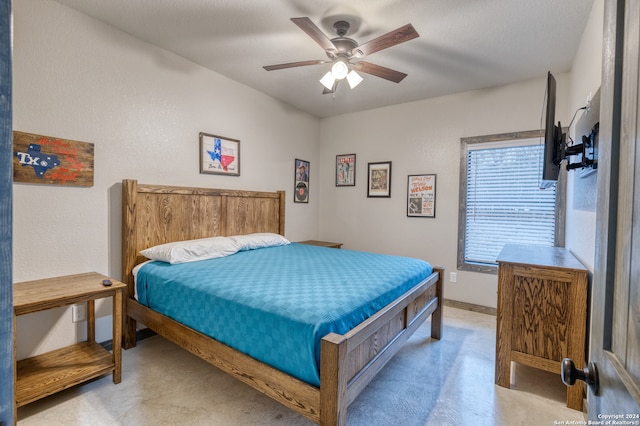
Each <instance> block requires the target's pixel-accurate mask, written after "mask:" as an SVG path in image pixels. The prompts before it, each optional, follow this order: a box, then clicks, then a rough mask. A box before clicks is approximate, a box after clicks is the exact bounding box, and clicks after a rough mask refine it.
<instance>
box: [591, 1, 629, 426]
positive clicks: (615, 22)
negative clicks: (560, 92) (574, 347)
mask: <svg viewBox="0 0 640 426" xmlns="http://www.w3.org/2000/svg"><path fill="white" fill-rule="evenodd" d="M639 27H640V1H638V0H606V1H605V26H604V45H603V59H604V60H603V74H602V87H601V96H602V98H601V102H602V104H601V113H600V140H599V145H600V149H599V162H598V210H597V227H596V242H597V243H596V256H595V268H594V269H595V272H594V277H593V287H592V298H591V299H592V311H591V332H590V333H591V334H590V345H589V358H590V361H592V362H594V363H595V365H596V367H597V369H598V373H599V382H600V386H599V391H598V392H595V391H594V389H593V387H591V386H590V387H589V392H588V397H587V398H588V413H589V420H592V421H594V422H596V421H597V422H603V423H602V424H606V423H604V422H606V421H609V420H612V421H613V420H615V421H624V422H630V423H618V424H639V423H640V417H639V416H640V146H638V145H639V142H640V137H639V130H640V129H639V123H640V114H639V112H640V111H639V109H638V100H639V96H638V91H639V88H640V85H639V80H640V78H639V77H640V74H639V72H638V61H639V54H638V51H639V41H640V32H639ZM598 424H600V423H598Z"/></svg>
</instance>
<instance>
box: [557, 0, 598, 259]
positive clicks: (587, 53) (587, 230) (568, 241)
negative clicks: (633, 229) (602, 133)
mask: <svg viewBox="0 0 640 426" xmlns="http://www.w3.org/2000/svg"><path fill="white" fill-rule="evenodd" d="M603 26H604V0H595V1H594V3H593V8H592V10H591V15H590V17H589V21H588V22H587V26H586V28H585V30H584V34H583V36H582V40H581V43H580V47H579V49H578V53H577V54H576V57H575V59H574V61H573V66H572V70H571V76H570V79H569V86H570V89H569V110H568V114H571V115H573V113H574V112H575V111H576V110H577V109H578V108H580V107H582V106H585V104H586V100H587V97H589V95H590V94H591V95H593V94H595V93H596V92H597V90H598V89H599V88H600V83H601V80H602V40H603V36H604V33H603V31H604V27H603ZM581 115H582V113H579V114H578V118H576V122H577V123H579V119H580V117H581ZM571 134H572V135H573V140H574V141H575V142H576V143H579V142H580V140H581V136H582V135H581V134H576V128H575V127H572V128H571ZM580 176H581V173H580V172H577V171H572V172H569V174H568V179H567V219H568V220H567V227H566V236H565V246H566V247H567V248H569V249H570V250H571V251H572V252H573V253H574V254H575V255H576V257H578V259H580V260H581V261H582V263H583V264H584V265H585V266H586V267H587V268H589V270H591V271H593V265H594V257H595V245H596V241H595V236H596V208H595V199H596V186H597V185H596V184H597V173H596V174H592V175H590V176H587V177H580Z"/></svg>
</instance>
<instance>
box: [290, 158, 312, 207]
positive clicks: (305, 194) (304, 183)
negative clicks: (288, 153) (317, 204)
mask: <svg viewBox="0 0 640 426" xmlns="http://www.w3.org/2000/svg"><path fill="white" fill-rule="evenodd" d="M293 202H295V203H308V202H309V162H308V161H304V160H298V159H297V158H296V170H295V179H294V189H293Z"/></svg>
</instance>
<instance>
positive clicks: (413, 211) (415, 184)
mask: <svg viewBox="0 0 640 426" xmlns="http://www.w3.org/2000/svg"><path fill="white" fill-rule="evenodd" d="M407 216H409V217H436V175H409V177H408V182H407Z"/></svg>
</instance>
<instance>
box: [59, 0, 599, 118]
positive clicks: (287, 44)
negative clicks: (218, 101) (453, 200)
mask: <svg viewBox="0 0 640 426" xmlns="http://www.w3.org/2000/svg"><path fill="white" fill-rule="evenodd" d="M57 1H58V2H60V3H62V4H65V5H67V6H69V7H72V8H74V9H76V10H78V11H81V12H83V13H85V14H87V15H90V16H92V17H95V18H96V19H99V20H101V21H103V22H106V23H108V24H110V25H112V26H114V27H116V28H119V29H121V30H122V31H124V32H126V33H129V34H131V35H133V36H135V37H137V38H139V39H142V40H145V41H147V42H149V43H152V44H154V45H157V46H160V47H162V48H164V49H166V50H169V51H171V52H174V53H176V54H178V55H180V56H182V57H185V58H187V59H189V60H191V61H193V62H195V63H198V64H200V65H202V66H205V67H207V68H209V69H211V70H213V71H215V72H217V73H219V74H222V75H224V76H227V77H229V78H230V79H233V80H235V81H238V82H240V83H243V84H245V85H247V86H250V87H252V88H254V89H256V90H259V91H261V92H264V93H267V94H269V95H271V96H273V97H274V98H277V99H280V100H282V101H283V102H286V103H288V104H290V105H293V106H295V107H297V108H299V109H301V110H303V111H307V112H309V113H311V114H313V115H316V116H318V117H328V116H332V115H337V114H343V113H347V112H353V111H360V110H366V109H371V108H378V107H382V106H387V105H392V104H398V103H404V102H409V101H414V100H418V99H425V98H431V97H435V96H442V95H447V94H451V93H458V92H463V91H467V90H473V89H481V88H487V87H493V86H499V85H503V84H508V83H512V82H517V81H523V80H528V79H531V78H536V77H543V76H544V75H545V74H546V72H547V71H548V70H551V72H553V73H560V72H565V71H569V69H570V67H571V63H572V60H573V57H574V56H575V53H576V50H577V48H578V44H579V42H580V39H581V37H582V33H583V31H584V27H585V25H586V22H587V19H588V17H589V14H590V11H591V7H592V3H593V0H533V1H532V0H350V1H339V0H57ZM346 4H348V5H349V7H351V8H352V9H353V10H355V11H356V12H357V15H358V16H359V17H360V18H361V19H362V23H361V25H360V28H359V30H358V31H357V32H355V33H349V34H348V36H349V37H351V38H354V39H355V40H357V41H358V42H359V43H360V44H362V43H364V42H366V41H368V40H370V39H373V38H375V37H378V36H380V35H382V34H385V33H387V32H389V31H392V30H394V29H396V28H399V27H401V26H403V25H405V24H407V23H411V24H412V25H413V26H414V27H415V29H416V30H417V32H418V33H419V34H420V37H419V38H416V39H414V40H410V41H408V42H406V43H403V44H399V45H396V46H394V47H391V48H389V49H385V50H381V51H379V52H376V53H374V54H372V55H370V56H367V57H366V60H367V61H368V62H372V63H375V64H378V65H382V66H384V67H387V68H392V69H395V70H398V71H401V72H404V73H407V74H408V77H406V78H405V79H404V80H403V81H401V82H400V83H398V84H396V83H392V82H390V81H387V80H384V79H381V78H378V77H374V76H371V75H367V74H363V77H364V78H365V80H364V81H363V82H362V84H360V86H358V87H357V88H355V89H354V90H350V89H349V88H348V86H347V85H345V84H341V85H340V86H339V87H338V90H337V91H336V94H335V96H333V95H323V94H322V89H323V87H322V86H321V84H320V83H319V82H318V80H319V79H320V77H321V76H322V75H323V74H324V73H325V72H326V71H327V70H328V67H329V65H327V64H321V65H313V66H306V67H298V68H290V69H285V70H278V71H265V70H264V69H263V68H262V67H263V66H264V65H273V64H280V63H287V62H297V61H304V60H316V59H327V56H326V55H325V53H324V51H323V49H322V48H321V47H320V46H319V45H318V44H316V43H315V42H314V41H313V40H312V39H311V38H310V37H309V36H308V35H307V34H305V33H304V32H303V31H302V30H301V29H300V28H298V27H297V26H296V25H295V24H294V23H293V22H291V21H290V19H289V18H292V17H301V16H307V17H309V18H310V19H311V20H312V21H313V22H314V23H316V25H317V26H318V27H320V28H321V29H322V30H323V31H324V32H325V34H326V35H327V36H328V37H329V38H333V37H334V36H335V34H334V33H332V32H331V29H330V28H326V27H325V26H323V24H322V20H323V18H324V17H325V16H326V14H327V11H328V10H330V9H331V8H335V7H341V6H342V5H346Z"/></svg>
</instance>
